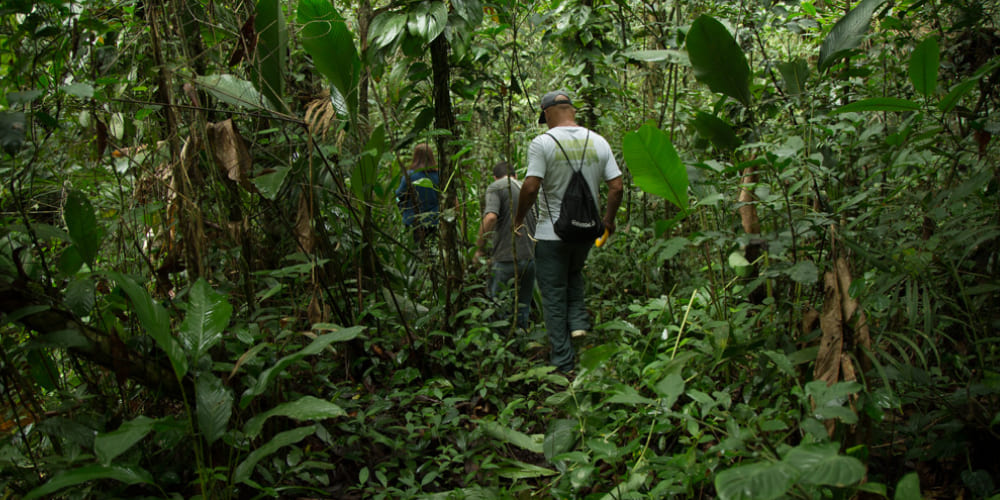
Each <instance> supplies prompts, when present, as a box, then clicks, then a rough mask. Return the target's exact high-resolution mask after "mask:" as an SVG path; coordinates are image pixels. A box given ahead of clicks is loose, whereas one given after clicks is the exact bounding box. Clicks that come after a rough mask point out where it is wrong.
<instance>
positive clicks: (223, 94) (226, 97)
mask: <svg viewBox="0 0 1000 500" xmlns="http://www.w3.org/2000/svg"><path fill="white" fill-rule="evenodd" d="M194 83H197V84H198V85H200V86H201V87H203V88H204V89H205V90H207V91H208V93H209V94H212V95H213V96H214V97H215V98H216V99H218V100H220V101H222V102H225V103H228V104H232V105H233V106H236V107H239V108H244V109H249V110H255V111H256V110H261V109H268V110H270V109H274V108H273V106H271V103H270V102H268V100H267V99H266V98H265V97H264V95H263V94H261V93H260V92H258V91H257V89H256V88H254V86H253V84H252V83H250V82H248V81H246V80H240V79H239V78H236V77H235V76H233V75H209V76H199V77H197V78H195V79H194Z"/></svg>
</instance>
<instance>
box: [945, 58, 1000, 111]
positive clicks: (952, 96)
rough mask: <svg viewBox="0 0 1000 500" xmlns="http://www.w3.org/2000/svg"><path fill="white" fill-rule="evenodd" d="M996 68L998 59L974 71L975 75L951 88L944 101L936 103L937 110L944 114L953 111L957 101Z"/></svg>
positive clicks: (999, 61)
mask: <svg viewBox="0 0 1000 500" xmlns="http://www.w3.org/2000/svg"><path fill="white" fill-rule="evenodd" d="M997 67H1000V57H995V58H993V60H992V61H990V62H988V63H986V64H984V65H983V66H982V67H980V68H979V69H978V70H976V73H975V74H973V75H972V76H971V77H969V78H968V79H966V80H963V81H962V82H960V83H958V84H955V85H954V86H952V87H951V89H950V90H949V91H948V95H946V96H945V97H944V99H941V102H939V103H938V109H940V110H941V111H944V112H948V111H951V110H952V109H955V106H956V105H957V104H958V101H959V100H961V99H962V98H963V97H965V95H966V94H968V93H969V92H970V91H971V90H972V89H973V88H975V87H976V85H977V84H978V83H979V80H980V79H981V78H983V76H985V75H987V74H990V73H992V72H993V70H995V69H996V68H997Z"/></svg>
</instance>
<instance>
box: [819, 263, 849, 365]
mask: <svg viewBox="0 0 1000 500" xmlns="http://www.w3.org/2000/svg"><path fill="white" fill-rule="evenodd" d="M823 284H824V290H825V297H824V300H823V314H822V315H821V316H820V328H821V329H822V330H823V336H822V338H821V339H820V344H819V353H818V354H817V355H816V366H815V368H813V379H814V380H823V381H825V382H826V383H827V385H832V384H834V383H836V382H837V380H838V378H839V377H840V355H841V353H842V352H843V349H844V342H843V339H844V331H843V317H842V314H843V313H842V312H841V304H840V303H841V298H840V290H839V289H838V287H837V276H836V274H835V272H834V271H827V272H826V273H824V274H823Z"/></svg>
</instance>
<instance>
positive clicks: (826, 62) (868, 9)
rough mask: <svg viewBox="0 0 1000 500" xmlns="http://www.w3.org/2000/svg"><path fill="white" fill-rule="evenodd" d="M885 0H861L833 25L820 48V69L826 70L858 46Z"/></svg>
mask: <svg viewBox="0 0 1000 500" xmlns="http://www.w3.org/2000/svg"><path fill="white" fill-rule="evenodd" d="M884 2H885V0H861V3H859V4H858V6H857V7H855V8H854V9H852V10H851V11H850V12H848V13H847V14H846V15H844V17H842V18H840V20H839V21H837V24H834V25H833V29H832V30H830V34H828V35H826V38H824V39H823V44H822V45H820V48H819V61H818V62H817V63H816V66H817V68H819V70H820V71H825V70H826V69H827V68H829V67H830V66H832V65H833V63H834V62H836V61H837V59H839V58H841V57H843V56H845V55H846V54H847V53H848V52H850V51H852V50H854V49H856V48H858V46H859V45H861V42H862V41H863V40H864V39H865V33H867V32H868V27H869V26H870V25H871V22H872V14H874V13H875V10H876V9H878V7H879V6H880V5H882V4H883V3H884Z"/></svg>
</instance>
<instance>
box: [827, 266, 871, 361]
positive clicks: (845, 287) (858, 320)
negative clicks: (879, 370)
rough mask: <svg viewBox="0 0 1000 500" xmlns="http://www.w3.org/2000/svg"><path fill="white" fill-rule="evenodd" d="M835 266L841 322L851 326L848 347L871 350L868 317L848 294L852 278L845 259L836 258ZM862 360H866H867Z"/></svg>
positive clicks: (856, 301)
mask: <svg viewBox="0 0 1000 500" xmlns="http://www.w3.org/2000/svg"><path fill="white" fill-rule="evenodd" d="M835 266H836V270H837V284H838V286H839V288H840V294H841V296H842V298H843V321H844V323H845V324H850V325H853V332H852V333H853V335H852V338H851V342H850V345H849V346H848V347H850V348H851V349H856V348H857V347H859V346H860V347H864V348H865V349H871V346H872V339H871V335H870V333H869V330H868V317H867V316H866V315H865V312H864V310H862V309H861V306H860V304H859V303H858V300H857V299H855V298H853V297H851V294H850V289H851V280H852V278H851V269H850V266H849V265H848V264H847V259H845V258H843V257H840V258H838V259H837V261H836V263H835ZM863 359H865V360H867V358H863ZM866 369H867V368H866Z"/></svg>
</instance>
